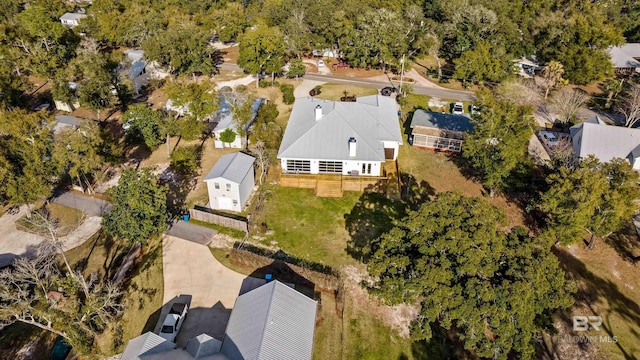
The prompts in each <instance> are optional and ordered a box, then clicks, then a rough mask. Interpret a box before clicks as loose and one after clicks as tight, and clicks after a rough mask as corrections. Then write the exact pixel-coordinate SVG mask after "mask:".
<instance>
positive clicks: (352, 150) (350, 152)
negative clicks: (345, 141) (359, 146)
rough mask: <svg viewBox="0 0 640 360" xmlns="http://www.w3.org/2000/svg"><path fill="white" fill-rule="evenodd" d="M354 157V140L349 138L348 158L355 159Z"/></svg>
mask: <svg viewBox="0 0 640 360" xmlns="http://www.w3.org/2000/svg"><path fill="white" fill-rule="evenodd" d="M355 156H356V138H354V137H350V138H349V157H355Z"/></svg>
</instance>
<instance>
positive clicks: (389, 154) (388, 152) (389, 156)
mask: <svg viewBox="0 0 640 360" xmlns="http://www.w3.org/2000/svg"><path fill="white" fill-rule="evenodd" d="M395 150H396V149H394V148H384V158H385V160H393V158H394V156H395V154H396V153H395Z"/></svg>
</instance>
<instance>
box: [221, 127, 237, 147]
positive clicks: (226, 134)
mask: <svg viewBox="0 0 640 360" xmlns="http://www.w3.org/2000/svg"><path fill="white" fill-rule="evenodd" d="M235 140H236V133H235V131H233V130H232V129H231V128H227V129H225V130H224V131H223V132H221V133H220V141H222V142H223V143H226V144H230V143H232V142H234V141H235Z"/></svg>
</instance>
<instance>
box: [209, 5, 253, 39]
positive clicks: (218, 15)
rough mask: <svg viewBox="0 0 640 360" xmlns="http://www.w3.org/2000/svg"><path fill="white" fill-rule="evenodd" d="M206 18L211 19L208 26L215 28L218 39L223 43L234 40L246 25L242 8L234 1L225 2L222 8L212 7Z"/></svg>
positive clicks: (245, 16) (245, 17)
mask: <svg viewBox="0 0 640 360" xmlns="http://www.w3.org/2000/svg"><path fill="white" fill-rule="evenodd" d="M206 18H207V19H206V20H208V19H210V20H211V24H210V27H212V28H214V29H215V30H216V32H217V33H218V39H219V40H220V41H222V42H225V43H226V42H230V41H233V40H236V39H237V38H238V36H239V35H240V34H242V32H243V31H244V29H245V28H246V27H247V26H248V22H247V15H246V14H245V11H244V8H243V6H242V4H240V3H236V2H229V3H227V4H226V7H225V8H224V9H214V10H213V11H212V12H211V16H207V17H206Z"/></svg>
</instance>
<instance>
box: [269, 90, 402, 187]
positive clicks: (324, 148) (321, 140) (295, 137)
mask: <svg viewBox="0 0 640 360" xmlns="http://www.w3.org/2000/svg"><path fill="white" fill-rule="evenodd" d="M401 144H402V134H401V132H400V123H399V119H398V108H397V104H396V102H395V100H394V99H392V98H390V97H386V96H380V95H371V96H364V97H361V98H358V99H357V100H356V101H355V102H337V101H329V100H321V99H316V98H312V97H310V98H303V99H296V102H295V104H294V106H293V110H292V111H291V116H290V117H289V123H288V124H287V128H286V130H285V133H284V136H283V138H282V143H281V144H280V150H279V151H278V158H279V159H280V162H281V166H282V172H283V173H285V174H286V173H293V174H299V173H303V174H304V173H306V174H341V175H361V176H381V174H382V164H384V162H385V161H395V160H396V159H397V158H398V149H399V147H400V145H401Z"/></svg>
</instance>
